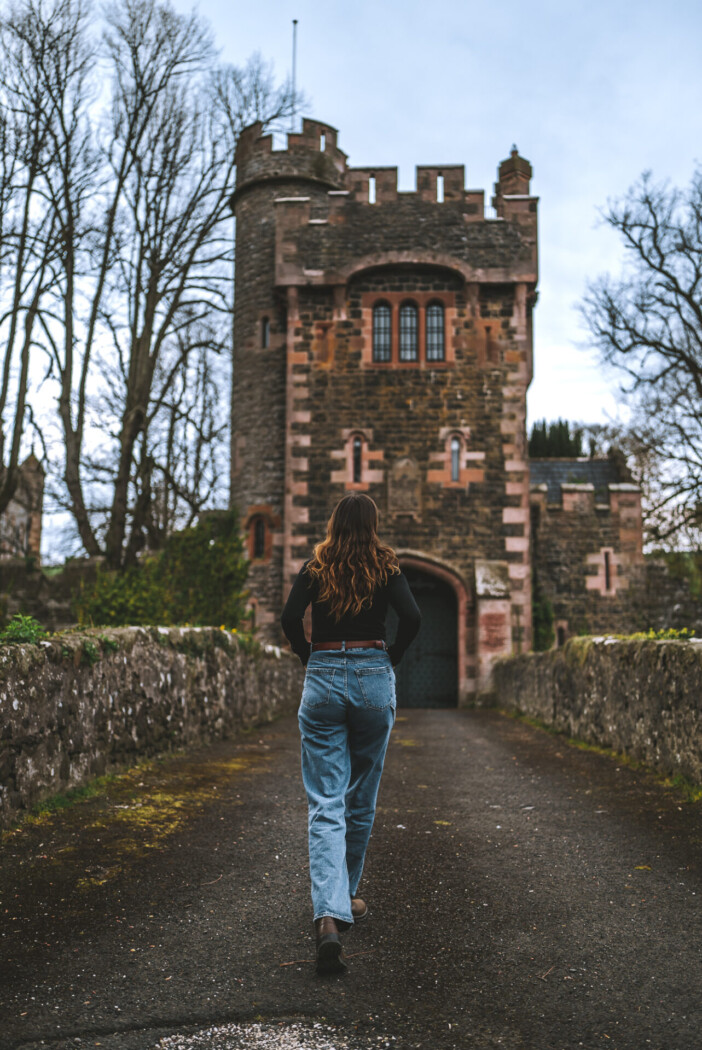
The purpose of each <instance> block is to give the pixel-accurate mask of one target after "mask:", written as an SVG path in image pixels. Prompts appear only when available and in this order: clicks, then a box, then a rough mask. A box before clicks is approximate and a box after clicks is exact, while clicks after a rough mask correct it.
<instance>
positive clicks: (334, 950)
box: [314, 915, 346, 974]
mask: <svg viewBox="0 0 702 1050" xmlns="http://www.w3.org/2000/svg"><path fill="white" fill-rule="evenodd" d="M314 932H315V937H316V940H317V973H319V974H331V973H342V972H343V971H344V970H345V969H346V962H345V961H344V959H343V957H342V952H343V949H342V946H341V940H340V938H339V928H338V926H337V925H336V922H335V920H334V919H332V918H331V916H330V915H323V916H322V918H321V919H316V920H315V924H314Z"/></svg>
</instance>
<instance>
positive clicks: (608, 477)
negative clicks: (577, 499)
mask: <svg viewBox="0 0 702 1050" xmlns="http://www.w3.org/2000/svg"><path fill="white" fill-rule="evenodd" d="M529 470H530V474H531V484H532V485H548V493H547V497H546V499H547V502H548V503H560V502H561V485H563V484H568V483H569V482H576V483H578V484H581V485H582V484H587V485H593V486H594V488H595V502H596V503H607V502H609V493H608V490H607V486H608V485H610V484H616V483H617V482H618V481H619V480H620V478H619V472H618V470H617V465H616V463H614V462H613V461H612V460H611V459H532V460H530V461H529Z"/></svg>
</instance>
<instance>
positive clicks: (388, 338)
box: [373, 303, 392, 361]
mask: <svg viewBox="0 0 702 1050" xmlns="http://www.w3.org/2000/svg"><path fill="white" fill-rule="evenodd" d="M391 356H392V312H391V310H390V307H389V306H388V304H387V303H376V305H375V306H374V307H373V360H374V361H389V360H390V358H391Z"/></svg>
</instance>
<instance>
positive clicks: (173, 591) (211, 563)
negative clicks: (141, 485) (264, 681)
mask: <svg viewBox="0 0 702 1050" xmlns="http://www.w3.org/2000/svg"><path fill="white" fill-rule="evenodd" d="M246 573H247V562H246V559H245V558H244V551H243V545H242V541H241V535H240V532H239V525H238V520H237V516H236V513H235V512H234V511H227V512H226V513H223V514H221V515H216V516H214V515H213V516H211V517H209V516H208V517H206V518H205V519H204V520H203V521H201V522H199V523H198V524H197V525H195V526H193V527H192V528H190V529H184V530H183V531H182V532H177V533H174V534H173V535H172V536H170V537H169V539H168V540H167V541H166V544H165V546H164V548H163V550H162V551H159V552H158V554H155V555H152V556H149V557H147V558H145V559H144V560H143V561H142V562H140V563H139V564H138V565H135V566H133V567H132V568H130V569H127V570H126V571H124V572H110V571H107V570H101V571H100V572H98V575H97V578H96V580H95V582H94V584H92V585H90V586H85V585H83V586H81V589H80V591H79V592H78V594H77V595H76V597H75V599H74V610H75V614H76V617H77V619H78V622H79V623H80V624H81V625H83V626H85V625H92V626H101V627H107V626H112V627H119V626H127V625H134V626H139V625H147V624H158V625H160V626H166V627H167V626H172V625H175V624H188V625H191V626H194V627H195V626H197V627H207V626H217V627H218V626H226V627H229V628H231V627H236V626H237V625H238V624H239V622H240V621H241V619H242V617H243V616H244V614H245V609H246V592H245V590H244V584H245V582H246Z"/></svg>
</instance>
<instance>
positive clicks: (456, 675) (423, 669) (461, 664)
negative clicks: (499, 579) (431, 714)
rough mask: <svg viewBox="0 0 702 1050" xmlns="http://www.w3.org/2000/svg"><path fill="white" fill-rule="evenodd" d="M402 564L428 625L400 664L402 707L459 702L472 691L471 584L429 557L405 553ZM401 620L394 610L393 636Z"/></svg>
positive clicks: (390, 631)
mask: <svg viewBox="0 0 702 1050" xmlns="http://www.w3.org/2000/svg"><path fill="white" fill-rule="evenodd" d="M398 553H399V552H398ZM400 564H401V566H402V570H403V572H404V573H405V575H406V577H407V580H408V582H409V585H410V588H411V589H412V593H413V594H414V596H415V599H416V601H417V604H418V605H419V608H420V610H421V613H422V626H421V628H420V631H419V634H418V636H417V638H416V640H415V641H414V642H413V644H412V646H411V647H410V649H409V650H408V651H407V653H406V654H405V656H404V658H403V660H402V662H401V664H400V665H399V667H398V668H397V696H398V706H400V707H456V706H457V705H458V703H459V700H460V699H461V698H462V697H463V696H464V695H465V693H466V691H467V689H466V686H467V681H466V678H467V675H466V669H465V623H466V607H467V594H466V589H465V587H464V585H463V583H462V581H461V580H460V579H459V578H458V577H457V576H456V575H455V574H454V573H453V572H451V571H450V570H449V569H446V568H444V567H443V566H440V565H438V564H436V563H435V562H433V561H430V560H428V559H424V558H421V557H417V556H403V555H402V554H400ZM395 624H396V620H395V618H394V614H393V613H392V610H390V615H389V618H388V638H390V639H392V638H393V637H394V633H395Z"/></svg>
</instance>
